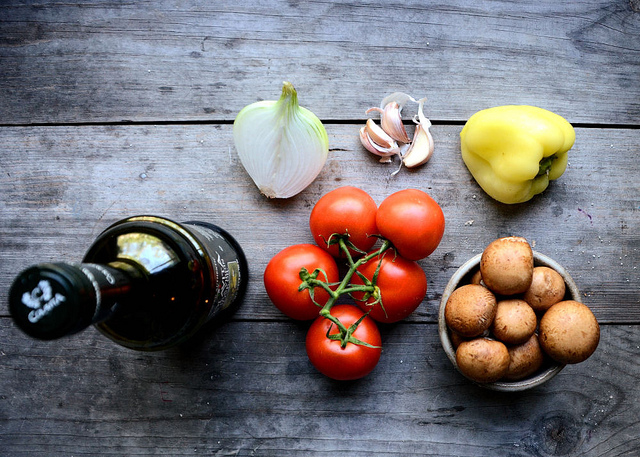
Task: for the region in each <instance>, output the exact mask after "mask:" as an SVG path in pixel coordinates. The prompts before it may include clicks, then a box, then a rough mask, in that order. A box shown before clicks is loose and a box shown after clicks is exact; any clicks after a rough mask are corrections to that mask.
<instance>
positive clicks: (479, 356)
mask: <svg viewBox="0 0 640 457" xmlns="http://www.w3.org/2000/svg"><path fill="white" fill-rule="evenodd" d="M438 330H439V333H440V341H441V342H442V347H443V348H444V351H445V353H446V354H447V357H448V358H449V360H450V361H451V363H452V364H453V365H454V367H455V368H456V369H457V370H458V371H459V372H460V373H461V374H462V375H463V376H465V377H466V378H468V379H469V380H471V381H473V382H474V383H476V384H478V385H480V386H482V387H485V388H487V389H491V390H496V391H503V392H515V391H521V390H526V389H530V388H533V387H536V386H539V385H541V384H543V383H545V382H547V381H549V380H550V379H552V378H553V377H554V376H555V375H557V374H558V373H559V372H560V371H561V370H562V369H563V368H564V367H565V366H566V365H567V364H574V363H580V362H583V361H584V360H586V359H587V358H588V357H589V356H591V354H593V352H594V351H595V350H596V348H597V346H598V342H599V340H600V327H599V325H598V322H597V320H596V318H595V316H594V315H593V313H592V312H591V310H590V309H589V308H588V307H587V306H586V305H585V304H583V303H582V301H581V297H580V292H579V290H578V287H577V286H576V283H575V282H574V280H573V279H572V278H571V276H570V275H569V273H567V271H566V270H565V269H564V268H563V267H562V265H560V264H559V263H558V262H556V261H555V260H553V259H551V258H550V257H547V256H545V255H543V254H541V253H538V252H535V251H533V249H532V248H531V245H530V244H529V242H528V241H527V240H526V239H525V238H523V237H518V236H510V237H505V238H499V239H497V240H494V241H493V242H491V243H490V244H489V245H488V246H487V247H486V248H485V249H484V251H483V252H482V253H481V254H478V255H476V256H474V257H473V258H471V259H469V260H468V261H467V262H465V263H464V264H463V265H462V266H460V268H458V270H457V271H456V272H455V273H454V274H453V276H452V277H451V279H450V280H449V283H448V284H447V286H446V288H445V290H444V293H443V294H442V300H441V302H440V310H439V316H438Z"/></svg>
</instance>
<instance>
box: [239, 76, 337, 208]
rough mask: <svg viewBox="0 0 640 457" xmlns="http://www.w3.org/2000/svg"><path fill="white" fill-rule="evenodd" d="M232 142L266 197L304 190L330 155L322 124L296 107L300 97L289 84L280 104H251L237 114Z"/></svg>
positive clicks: (315, 117) (325, 132)
mask: <svg viewBox="0 0 640 457" xmlns="http://www.w3.org/2000/svg"><path fill="white" fill-rule="evenodd" d="M233 140H234V142H235V146H236V151H237V152H238V156H239V157H240V161H241V162H242V165H243V166H244V168H245V170H247V173H249V176H251V179H253V181H254V182H255V184H256V186H258V189H260V192H262V193H263V194H264V195H265V196H267V197H269V198H289V197H293V196H294V195H296V194H298V193H300V192H301V191H303V190H304V189H305V188H306V187H307V186H308V185H309V184H311V183H312V182H313V180H314V179H316V177H317V176H318V174H319V173H320V171H321V170H322V167H323V166H324V164H325V162H326V161H327V157H328V155H329V137H328V136H327V131H326V130H325V128H324V126H323V125H322V122H321V121H320V119H318V117H317V116H316V115H315V114H313V113H312V112H311V111H309V110H308V109H306V108H303V107H301V106H300V105H298V94H297V93H296V90H295V89H294V87H293V85H292V84H291V83H290V82H287V81H285V82H284V83H283V85H282V95H281V96H280V99H279V100H277V101H276V100H265V101H260V102H256V103H252V104H250V105H248V106H245V107H244V108H243V109H242V110H241V111H240V112H239V113H238V115H237V116H236V119H235V122H234V123H233Z"/></svg>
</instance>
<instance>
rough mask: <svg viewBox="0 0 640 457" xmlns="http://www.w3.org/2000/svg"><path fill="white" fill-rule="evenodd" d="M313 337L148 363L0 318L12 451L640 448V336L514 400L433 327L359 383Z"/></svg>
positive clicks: (391, 343)
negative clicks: (335, 377) (461, 358)
mask: <svg viewBox="0 0 640 457" xmlns="http://www.w3.org/2000/svg"><path fill="white" fill-rule="evenodd" d="M305 329H306V326H305V325H304V324H295V323H293V322H286V323H277V322H271V323H270V322H234V323H229V324H227V325H224V326H222V327H219V328H218V329H216V330H215V331H214V332H212V333H211V334H207V335H203V336H202V337H201V338H199V339H198V340H197V341H194V342H193V343H192V345H191V346H190V347H189V348H184V349H183V350H182V351H179V350H174V351H167V352H164V353H162V354H139V353H136V352H133V351H129V350H126V349H123V348H120V347H117V346H116V345H114V344H112V343H110V342H108V341H106V340H105V339H104V338H103V337H102V336H100V335H98V334H97V332H95V331H94V330H89V331H87V332H85V333H83V334H81V335H76V336H73V337H70V338H66V339H63V340H60V341H57V342H55V343H43V342H34V341H32V340H29V339H27V338H26V337H24V336H23V335H21V334H19V333H18V332H17V331H16V330H15V329H14V328H13V327H11V326H9V325H7V320H6V319H0V339H1V340H2V341H3V342H4V343H3V346H2V353H1V354H0V370H1V371H0V373H2V378H3V382H2V384H1V385H0V427H1V429H2V434H0V449H2V450H3V455H8V456H16V457H17V456H27V455H29V456H32V455H45V454H46V455H47V456H50V457H58V456H60V457H62V456H65V457H66V456H69V455H75V456H82V455H102V456H122V455H140V456H155V455H157V456H160V455H172V456H186V455H234V456H235V455H237V456H254V455H256V456H257V455H262V456H276V455H277V456H295V455H310V456H326V455H329V454H330V453H333V452H340V453H342V454H345V455H355V456H363V457H364V456H407V455H438V456H456V457H460V456H479V455H485V456H495V455H509V456H523V457H524V456H531V455H542V456H559V455H569V456H583V457H596V456H597V457H602V456H632V455H634V452H636V451H637V449H638V446H640V441H639V439H638V437H639V436H640V422H639V421H638V417H640V406H639V404H638V402H637V398H638V395H640V391H639V387H638V386H640V382H639V381H640V379H639V377H638V376H639V373H640V366H639V364H638V358H637V355H638V341H637V332H636V329H635V327H631V326H604V328H603V333H602V343H601V348H600V349H599V350H598V351H597V352H596V353H595V355H594V356H593V357H592V358H590V359H589V360H588V361H587V362H584V363H583V364H579V365H574V366H569V367H566V368H565V369H564V370H563V371H562V372H561V373H560V374H559V375H558V376H556V377H555V378H554V379H553V380H551V381H550V382H549V383H547V384H546V385H545V386H542V387H540V388H537V389H534V390H532V391H529V392H526V393H518V394H512V395H506V394H497V393H493V392H489V391H486V390H484V389H481V388H479V387H476V386H474V385H471V384H470V383H468V382H467V381H466V380H465V379H464V378H463V377H462V376H461V375H459V374H458V373H456V372H455V371H454V369H453V367H452V366H451V364H450V363H449V361H448V359H447V358H446V356H445V354H444V352H443V351H442V349H441V348H440V344H439V340H438V335H437V327H436V326H435V325H432V324H415V325H398V326H390V327H385V328H383V330H382V333H383V344H384V351H383V354H382V358H381V361H380V363H379V365H378V366H377V367H376V369H375V370H374V372H373V373H371V375H370V376H368V377H367V378H366V379H364V380H360V381H356V382H347V383H338V382H333V381H330V380H329V379H327V378H325V377H324V376H322V375H320V374H319V373H318V372H316V371H315V369H314V368H313V367H312V366H311V365H310V363H309V362H308V360H307V358H306V355H305V352H304V336H305V332H306V330H305ZM612 372H614V373H615V374H616V375H615V376H612V375H611V373H612Z"/></svg>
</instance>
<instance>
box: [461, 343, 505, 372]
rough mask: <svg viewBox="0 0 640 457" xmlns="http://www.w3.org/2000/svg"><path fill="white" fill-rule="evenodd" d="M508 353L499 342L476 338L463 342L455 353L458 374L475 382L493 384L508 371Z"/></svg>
mask: <svg viewBox="0 0 640 457" xmlns="http://www.w3.org/2000/svg"><path fill="white" fill-rule="evenodd" d="M509 361H510V359H509V351H508V350H507V347H506V346H505V345H504V344H503V343H501V342H500V341H495V340H490V339H489V338H476V339H474V340H471V341H464V342H462V343H460V346H458V350H457V351H456V363H457V364H458V369H459V370H460V372H461V373H462V374H463V375H465V376H466V377H468V378H469V379H472V380H474V381H476V382H480V383H486V382H495V381H497V380H499V379H500V378H502V377H503V376H504V375H505V374H506V373H507V370H508V369H509Z"/></svg>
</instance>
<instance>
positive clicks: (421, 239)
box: [376, 189, 444, 260]
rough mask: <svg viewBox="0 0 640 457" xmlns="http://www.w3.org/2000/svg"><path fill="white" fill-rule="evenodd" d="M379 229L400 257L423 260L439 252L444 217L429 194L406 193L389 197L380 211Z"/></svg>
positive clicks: (417, 191)
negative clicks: (437, 249) (434, 252)
mask: <svg viewBox="0 0 640 457" xmlns="http://www.w3.org/2000/svg"><path fill="white" fill-rule="evenodd" d="M376 225H377V227H378V230H379V232H380V234H381V235H382V236H383V237H385V238H386V239H388V240H389V241H391V242H392V243H393V245H394V246H395V248H396V249H397V250H398V253H399V254H400V255H401V256H403V257H405V258H407V259H409V260H420V259H424V258H425V257H427V256H429V255H430V254H431V253H432V252H433V251H435V250H436V248H437V247H438V245H439V244H440V241H441V240H442V235H443V234H444V214H443V212H442V208H440V206H439V205H438V203H437V202H436V201H435V200H434V199H433V198H431V197H430V196H429V195H428V194H427V193H426V192H423V191H421V190H418V189H405V190H401V191H398V192H396V193H394V194H391V195H389V196H388V197H387V198H386V199H384V200H383V202H382V203H381V204H380V207H379V208H378V212H377V214H376Z"/></svg>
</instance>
